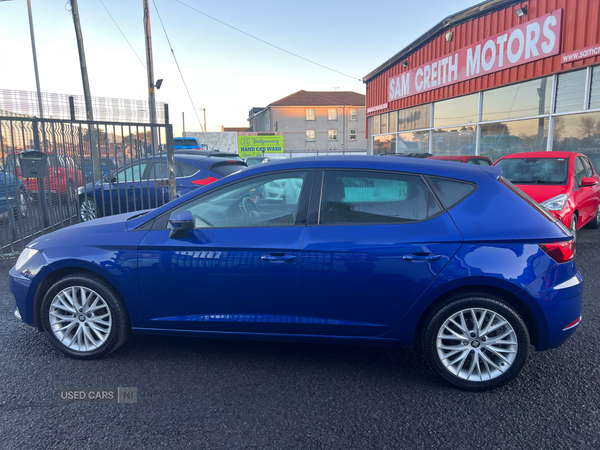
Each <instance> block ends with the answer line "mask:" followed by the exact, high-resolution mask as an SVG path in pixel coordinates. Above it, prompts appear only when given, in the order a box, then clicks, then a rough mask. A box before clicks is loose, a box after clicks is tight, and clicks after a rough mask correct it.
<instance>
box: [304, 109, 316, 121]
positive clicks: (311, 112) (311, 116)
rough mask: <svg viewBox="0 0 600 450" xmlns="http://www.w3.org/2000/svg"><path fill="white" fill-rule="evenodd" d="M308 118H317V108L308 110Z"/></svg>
mask: <svg viewBox="0 0 600 450" xmlns="http://www.w3.org/2000/svg"><path fill="white" fill-rule="evenodd" d="M306 120H315V109H314V108H312V109H307V110H306Z"/></svg>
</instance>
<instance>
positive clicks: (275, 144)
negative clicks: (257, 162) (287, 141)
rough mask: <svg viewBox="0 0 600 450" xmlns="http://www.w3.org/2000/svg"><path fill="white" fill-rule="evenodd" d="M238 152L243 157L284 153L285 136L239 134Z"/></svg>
mask: <svg viewBox="0 0 600 450" xmlns="http://www.w3.org/2000/svg"><path fill="white" fill-rule="evenodd" d="M238 153H239V155H240V157H242V158H249V157H252V156H267V155H269V154H273V153H283V136H238Z"/></svg>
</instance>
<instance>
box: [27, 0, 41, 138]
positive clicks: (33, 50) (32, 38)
mask: <svg viewBox="0 0 600 450" xmlns="http://www.w3.org/2000/svg"><path fill="white" fill-rule="evenodd" d="M27 10H28V12H29V32H30V33H31V51H32V53H33V69H34V71H35V85H36V87H37V95H38V107H39V109H40V119H43V118H44V110H43V108H42V91H41V90H40V74H39V72H38V64H37V53H36V51H35V36H34V34H33V16H32V15H31V0H27ZM37 150H41V149H39V148H38V149H37Z"/></svg>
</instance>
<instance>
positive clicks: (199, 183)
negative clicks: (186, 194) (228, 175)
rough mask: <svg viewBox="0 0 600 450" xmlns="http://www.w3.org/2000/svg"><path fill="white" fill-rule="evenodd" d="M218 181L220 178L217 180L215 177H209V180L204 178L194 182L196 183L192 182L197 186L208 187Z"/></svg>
mask: <svg viewBox="0 0 600 450" xmlns="http://www.w3.org/2000/svg"><path fill="white" fill-rule="evenodd" d="M217 180H218V178H215V177H207V178H202V179H200V180H194V181H192V184H195V185H197V186H206V185H207V184H210V183H213V182H215V181H217Z"/></svg>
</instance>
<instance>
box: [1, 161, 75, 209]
mask: <svg viewBox="0 0 600 450" xmlns="http://www.w3.org/2000/svg"><path fill="white" fill-rule="evenodd" d="M25 151H28V150H25ZM47 158H48V176H47V177H46V178H45V179H44V183H45V187H46V190H47V191H50V192H51V193H53V194H62V195H63V196H65V201H67V200H68V199H71V200H73V199H76V198H77V188H78V187H80V186H83V177H82V174H81V172H82V171H81V170H80V169H78V168H77V167H76V165H75V162H74V161H73V159H72V158H70V157H68V156H62V155H53V154H47ZM9 159H10V160H11V161H12V164H13V166H11V170H12V171H13V172H14V174H15V175H16V176H18V177H19V178H21V179H22V180H23V182H24V184H25V186H26V187H27V189H28V190H29V192H31V193H32V194H36V193H37V192H38V190H39V189H38V180H37V179H35V178H22V176H21V168H20V164H19V157H18V154H17V153H11V154H10V155H9Z"/></svg>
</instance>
